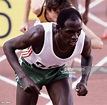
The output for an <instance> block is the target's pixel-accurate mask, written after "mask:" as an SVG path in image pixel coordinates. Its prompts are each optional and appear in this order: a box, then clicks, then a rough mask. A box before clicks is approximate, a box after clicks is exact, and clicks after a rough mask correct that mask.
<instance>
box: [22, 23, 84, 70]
mask: <svg viewBox="0 0 107 105" xmlns="http://www.w3.org/2000/svg"><path fill="white" fill-rule="evenodd" d="M40 24H41V25H42V26H43V27H44V30H45V38H44V45H43V48H42V50H41V51H40V53H38V54H36V53H35V52H34V51H33V49H32V47H29V48H27V49H25V50H23V52H22V54H21V56H22V57H23V58H24V59H25V60H26V61H27V62H28V63H30V64H35V65H36V66H37V67H40V68H42V69H49V68H54V67H58V66H62V65H64V64H66V62H67V61H68V60H72V59H73V58H74V57H76V56H78V55H80V54H81V52H82V50H83V46H84V39H85V33H84V32H83V31H81V34H80V36H79V38H78V41H77V44H76V47H75V49H74V51H73V53H72V55H71V56H70V57H68V58H64V59H62V58H59V57H58V56H56V55H55V53H54V51H53V39H52V38H53V37H52V23H51V22H49V23H40Z"/></svg>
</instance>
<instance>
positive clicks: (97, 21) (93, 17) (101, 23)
mask: <svg viewBox="0 0 107 105" xmlns="http://www.w3.org/2000/svg"><path fill="white" fill-rule="evenodd" d="M88 16H89V18H90V19H91V20H93V21H94V22H96V23H98V24H100V25H102V26H103V27H107V22H105V21H103V20H101V19H100V18H98V17H97V16H95V15H93V14H91V13H89V14H88Z"/></svg>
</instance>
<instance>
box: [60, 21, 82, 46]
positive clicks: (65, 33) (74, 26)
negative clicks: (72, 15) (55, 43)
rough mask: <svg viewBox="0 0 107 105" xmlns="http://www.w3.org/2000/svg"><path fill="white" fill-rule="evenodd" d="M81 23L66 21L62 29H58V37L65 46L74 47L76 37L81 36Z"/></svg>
mask: <svg viewBox="0 0 107 105" xmlns="http://www.w3.org/2000/svg"><path fill="white" fill-rule="evenodd" d="M81 30H82V22H81V20H80V19H77V20H76V21H72V20H67V21H66V22H65V24H64V27H63V28H59V32H60V37H61V39H62V40H63V41H64V43H65V44H67V45H69V46H74V45H76V42H77V40H78V37H79V36H80V34H81Z"/></svg>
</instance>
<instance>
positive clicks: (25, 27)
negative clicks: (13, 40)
mask: <svg viewBox="0 0 107 105" xmlns="http://www.w3.org/2000/svg"><path fill="white" fill-rule="evenodd" d="M30 4H31V0H26V4H25V12H24V17H23V24H22V26H21V27H20V31H22V32H23V33H25V32H26V31H27V30H28V28H29V26H28V17H29V13H30Z"/></svg>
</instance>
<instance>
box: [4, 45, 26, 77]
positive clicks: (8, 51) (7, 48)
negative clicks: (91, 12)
mask: <svg viewBox="0 0 107 105" xmlns="http://www.w3.org/2000/svg"><path fill="white" fill-rule="evenodd" d="M3 50H4V53H5V55H6V57H7V60H8V62H9V64H10V65H11V67H12V68H13V70H14V71H15V73H16V74H18V76H19V78H23V77H25V73H24V72H23V70H22V67H21V66H20V64H19V60H18V57H17V55H16V53H15V50H14V49H12V47H11V45H9V44H8V43H5V44H4V46H3Z"/></svg>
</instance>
